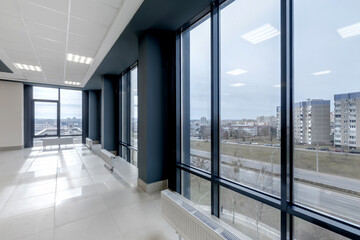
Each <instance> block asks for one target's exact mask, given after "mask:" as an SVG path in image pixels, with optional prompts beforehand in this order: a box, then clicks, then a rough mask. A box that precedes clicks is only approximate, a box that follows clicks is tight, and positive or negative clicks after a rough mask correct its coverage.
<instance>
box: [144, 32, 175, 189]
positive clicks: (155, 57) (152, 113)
mask: <svg viewBox="0 0 360 240" xmlns="http://www.w3.org/2000/svg"><path fill="white" fill-rule="evenodd" d="M174 45H175V38H174V35H173V33H168V32H163V31H156V30H150V31H147V32H146V33H145V34H144V35H143V36H142V37H141V38H140V41H139V59H138V61H139V62H138V81H139V82H138V96H139V97H138V101H139V106H138V111H139V114H138V115H139V122H138V124H139V125H138V126H139V128H138V130H139V133H138V140H139V144H138V146H139V147H138V168H139V179H141V180H142V181H143V182H144V183H145V184H150V183H154V182H159V181H163V180H166V179H167V178H168V171H167V168H168V164H169V163H170V162H171V161H175V157H173V158H172V157H170V156H171V155H174V154H171V152H172V151H171V149H170V148H171V146H170V145H169V142H170V139H169V136H170V135H169V132H171V130H170V129H169V127H170V125H169V121H168V120H169V115H170V113H169V109H168V108H169V106H170V105H171V103H169V101H168V99H169V96H168V89H169V88H170V87H169V86H170V84H171V82H172V81H173V71H172V70H173V69H172V66H173V56H174V49H175V48H174ZM173 111H174V109H173ZM174 156H175V155H174Z"/></svg>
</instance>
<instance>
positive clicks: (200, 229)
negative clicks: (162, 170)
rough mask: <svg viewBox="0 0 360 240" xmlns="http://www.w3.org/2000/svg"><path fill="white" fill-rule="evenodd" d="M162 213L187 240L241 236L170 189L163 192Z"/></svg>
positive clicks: (242, 237)
mask: <svg viewBox="0 0 360 240" xmlns="http://www.w3.org/2000/svg"><path fill="white" fill-rule="evenodd" d="M161 214H162V216H163V218H165V219H166V220H167V221H168V222H169V223H170V225H171V226H172V227H173V228H174V229H175V230H176V232H177V233H178V234H179V235H180V236H181V237H182V238H184V239H186V240H224V239H228V240H239V239H249V238H248V237H246V236H245V235H243V234H241V238H240V237H239V236H237V235H235V234H234V233H232V232H230V231H229V230H228V229H226V228H225V227H224V226H225V225H226V224H220V223H219V222H218V221H215V220H214V219H212V218H211V217H209V216H207V215H206V214H204V213H202V212H201V211H199V210H198V209H197V208H196V206H195V205H194V204H192V203H191V202H190V201H188V200H187V199H184V198H183V197H182V196H180V195H179V194H177V193H174V192H171V191H170V190H164V191H162V192H161Z"/></svg>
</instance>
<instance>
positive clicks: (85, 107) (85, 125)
mask: <svg viewBox="0 0 360 240" xmlns="http://www.w3.org/2000/svg"><path fill="white" fill-rule="evenodd" d="M88 112H89V92H88V91H83V92H82V143H85V141H86V138H87V137H88V136H89V114H88Z"/></svg>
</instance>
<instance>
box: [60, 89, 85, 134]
mask: <svg viewBox="0 0 360 240" xmlns="http://www.w3.org/2000/svg"><path fill="white" fill-rule="evenodd" d="M60 122H61V128H60V135H81V134H82V92H81V91H76V90H65V89H61V90H60Z"/></svg>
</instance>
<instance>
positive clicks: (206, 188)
mask: <svg viewBox="0 0 360 240" xmlns="http://www.w3.org/2000/svg"><path fill="white" fill-rule="evenodd" d="M181 173H182V175H181V180H182V184H181V186H182V190H181V193H182V195H183V196H184V197H186V198H187V199H189V200H190V201H192V202H193V203H195V204H197V205H199V207H201V208H202V209H204V210H205V211H208V212H210V211H211V208H210V202H211V187H210V182H209V181H207V180H205V179H203V178H201V177H198V176H196V175H193V174H191V173H188V172H186V171H181Z"/></svg>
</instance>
